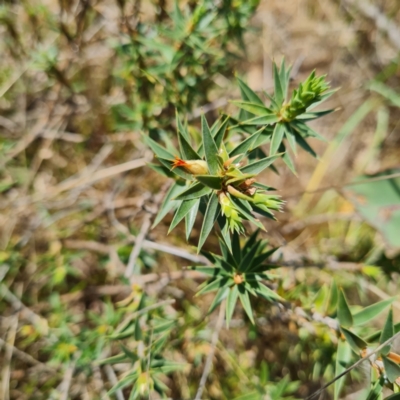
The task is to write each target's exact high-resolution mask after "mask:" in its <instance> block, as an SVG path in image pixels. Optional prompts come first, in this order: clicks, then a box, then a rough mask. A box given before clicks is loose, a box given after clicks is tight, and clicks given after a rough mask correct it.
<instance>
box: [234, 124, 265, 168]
mask: <svg viewBox="0 0 400 400" xmlns="http://www.w3.org/2000/svg"><path fill="white" fill-rule="evenodd" d="M264 130H265V127H262V128H260V129H258V130H257V131H256V132H254V133H253V134H252V135H251V136H249V137H248V138H247V139H245V140H244V141H243V142H242V143H240V144H239V145H237V146H236V147H235V148H234V149H233V150H232V151H231V152H230V153H229V157H234V156H239V155H242V157H238V158H236V159H235V163H236V162H239V161H240V160H241V159H242V158H243V157H244V156H245V155H246V153H247V152H248V151H251V150H253V148H254V147H255V146H254V143H255V142H256V140H257V138H258V136H259V135H260V134H261V132H263V131H264Z"/></svg>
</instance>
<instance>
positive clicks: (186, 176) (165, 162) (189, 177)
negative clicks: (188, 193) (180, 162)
mask: <svg viewBox="0 0 400 400" xmlns="http://www.w3.org/2000/svg"><path fill="white" fill-rule="evenodd" d="M158 161H160V163H161V164H162V165H164V167H166V168H168V169H169V170H170V171H171V172H172V173H173V174H175V175H178V176H179V177H181V178H183V179H185V180H186V181H188V180H189V181H190V180H192V179H193V176H192V175H190V174H189V173H188V172H186V171H185V170H184V169H182V168H179V167H178V168H174V169H173V170H172V163H173V161H171V160H166V159H164V158H159V159H158Z"/></svg>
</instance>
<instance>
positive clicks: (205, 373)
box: [194, 301, 225, 400]
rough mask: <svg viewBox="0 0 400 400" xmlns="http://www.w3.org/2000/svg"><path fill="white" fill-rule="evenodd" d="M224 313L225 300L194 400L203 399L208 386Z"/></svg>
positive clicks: (221, 306) (220, 309)
mask: <svg viewBox="0 0 400 400" xmlns="http://www.w3.org/2000/svg"><path fill="white" fill-rule="evenodd" d="M224 315H225V301H223V302H222V304H221V305H220V308H219V315H218V320H217V323H216V325H215V330H214V332H213V335H212V337H211V349H210V351H209V353H208V355H207V360H206V363H205V365H204V370H203V374H202V375H201V379H200V383H199V388H198V389H197V393H196V397H195V398H194V400H201V395H202V394H203V390H204V387H205V386H206V382H207V377H208V375H209V373H210V371H211V367H212V361H213V357H214V352H215V347H216V346H217V342H218V337H219V332H220V330H221V328H222V325H223V324H224Z"/></svg>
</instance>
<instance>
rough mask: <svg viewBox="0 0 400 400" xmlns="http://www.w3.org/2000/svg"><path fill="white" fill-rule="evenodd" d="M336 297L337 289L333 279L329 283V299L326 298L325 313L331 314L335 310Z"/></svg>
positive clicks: (337, 296)
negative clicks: (330, 283)
mask: <svg viewBox="0 0 400 400" xmlns="http://www.w3.org/2000/svg"><path fill="white" fill-rule="evenodd" d="M338 298H339V290H338V287H337V285H336V281H335V280H334V281H333V282H332V285H331V290H330V293H329V299H328V303H327V307H326V310H325V313H326V314H327V315H330V314H333V313H334V312H335V311H336V308H337V303H338Z"/></svg>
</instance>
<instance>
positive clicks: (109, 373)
mask: <svg viewBox="0 0 400 400" xmlns="http://www.w3.org/2000/svg"><path fill="white" fill-rule="evenodd" d="M104 371H105V373H106V375H107V378H108V380H109V381H110V382H111V384H112V385H113V386H115V385H116V384H117V383H118V379H117V375H115V372H114V370H113V368H112V366H111V365H109V364H106V365H105V366H104ZM115 396H116V397H117V399H118V400H125V397H124V394H123V393H122V390H121V389H118V390H116V391H115Z"/></svg>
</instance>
